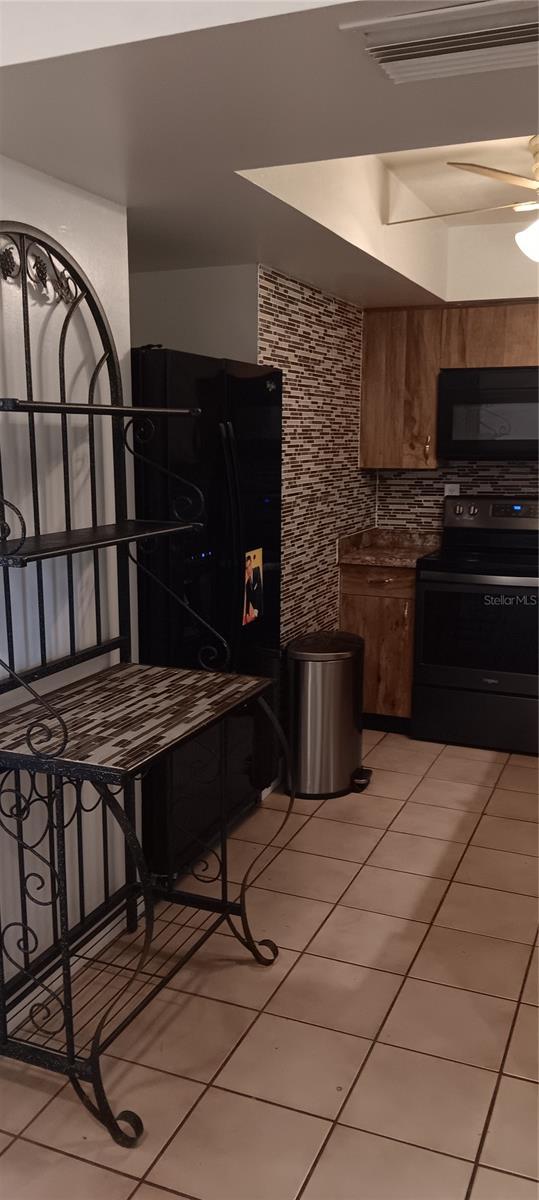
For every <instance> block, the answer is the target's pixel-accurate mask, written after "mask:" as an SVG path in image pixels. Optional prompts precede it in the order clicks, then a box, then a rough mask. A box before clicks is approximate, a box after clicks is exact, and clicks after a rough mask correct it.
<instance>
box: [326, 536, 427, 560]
mask: <svg viewBox="0 0 539 1200" xmlns="http://www.w3.org/2000/svg"><path fill="white" fill-rule="evenodd" d="M439 545H440V538H439V537H438V536H437V535H436V534H435V533H425V532H423V533H422V532H420V531H417V532H416V531H411V530H407V529H380V528H376V529H374V528H373V529H363V530H361V532H360V533H352V534H348V535H347V536H346V537H341V538H339V540H338V554H337V561H338V563H339V565H340V566H343V565H347V566H356V567H415V565H416V562H417V560H418V558H421V556H422V555H423V554H431V553H432V551H433V550H437V549H438V547H439Z"/></svg>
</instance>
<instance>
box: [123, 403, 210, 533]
mask: <svg viewBox="0 0 539 1200" xmlns="http://www.w3.org/2000/svg"><path fill="white" fill-rule="evenodd" d="M131 432H132V434H133V438H134V440H135V441H136V442H138V443H139V445H140V446H145V445H147V444H148V442H150V441H151V440H152V438H153V437H154V436H155V423H154V421H153V420H152V418H151V417H149V416H140V417H137V416H134V417H132V418H131V419H130V420H129V421H127V422H126V424H125V426H124V431H123V439H124V445H125V448H126V450H127V451H128V453H129V454H130V455H131V456H132V457H133V458H134V459H137V460H138V462H142V463H145V464H146V466H148V467H151V468H152V470H154V471H159V472H160V474H161V475H164V476H166V478H167V479H170V480H172V481H173V482H174V483H176V484H179V486H180V487H181V488H182V489H184V490H186V491H187V493H188V494H187V495H180V496H177V497H176V498H175V499H174V500H173V503H172V511H173V514H174V516H175V518H176V520H178V521H203V520H204V517H205V511H206V501H205V499H204V493H203V492H202V491H201V490H200V488H199V487H197V485H196V484H195V483H192V482H191V480H190V479H184V478H183V476H182V475H178V474H177V472H176V471H171V470H170V468H169V467H164V466H163V465H162V463H159V462H155V461H154V459H152V458H148V455H147V454H144V453H143V452H142V450H136V449H135V446H134V445H133V444H132V443H131V442H130V440H129V435H130V434H131Z"/></svg>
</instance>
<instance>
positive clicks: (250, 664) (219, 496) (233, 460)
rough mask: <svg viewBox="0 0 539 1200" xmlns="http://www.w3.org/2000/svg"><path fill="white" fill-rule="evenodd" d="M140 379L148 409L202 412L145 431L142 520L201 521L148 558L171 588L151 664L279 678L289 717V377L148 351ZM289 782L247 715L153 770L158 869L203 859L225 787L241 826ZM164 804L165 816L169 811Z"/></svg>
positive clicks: (150, 798) (139, 447)
mask: <svg viewBox="0 0 539 1200" xmlns="http://www.w3.org/2000/svg"><path fill="white" fill-rule="evenodd" d="M132 374H133V403H134V405H135V406H136V405H144V406H146V407H154V408H156V409H159V408H166V409H171V408H189V409H194V410H197V411H196V413H195V414H194V415H193V416H192V417H191V416H190V417H182V418H181V419H180V418H178V419H177V420H174V419H170V418H169V419H168V420H161V421H160V420H159V417H158V415H157V414H156V416H155V418H153V417H152V418H151V423H150V422H148V421H143V422H141V423H140V425H137V424H135V425H134V427H133V430H132V433H131V444H132V447H133V449H134V450H135V452H136V457H135V490H136V507H137V515H139V516H142V515H144V516H146V517H148V518H155V519H165V518H167V517H168V518H170V516H171V515H180V516H187V515H189V517H190V518H191V519H194V520H197V519H198V520H200V522H201V528H200V532H199V533H198V534H196V535H192V536H190V538H189V539H186V538H167V539H163V540H162V541H161V542H160V543H158V544H157V543H156V545H155V546H154V548H153V549H152V551H151V555H149V556H148V557H147V558H144V556H141V555H140V554H139V558H140V559H141V562H142V565H143V566H144V565H146V567H147V569H148V570H150V571H151V572H152V574H153V575H154V576H157V578H158V579H159V580H160V581H161V583H162V584H164V588H162V587H159V586H158V585H157V584H156V582H155V579H154V578H152V577H151V576H150V575H149V574H147V573H145V572H144V570H142V571H140V572H139V654H140V660H141V662H145V663H150V664H153V663H157V664H161V665H167V666H185V667H197V666H205V667H209V668H211V667H212V666H213V667H215V668H216V669H220V670H222V669H226V668H227V667H229V668H230V669H231V670H234V671H239V672H242V673H244V674H247V675H263V676H267V677H270V678H273V680H274V684H275V687H274V703H275V705H276V707H278V706H279V692H280V673H281V653H280V582H281V410H282V376H281V372H280V371H276V370H273V369H272V368H270V367H259V366H256V365H253V364H250V363H238V362H232V361H228V360H222V359H214V358H208V357H204V356H200V355H194V354H186V353H182V352H179V351H174V350H166V349H163V348H162V347H157V346H143V347H141V348H140V349H135V350H133V352H132ZM165 541H166V545H165ZM247 555H250V558H251V562H250V563H249V564H248V569H249V587H248V588H246V556H247ZM165 589H169V590H165ZM171 592H175V593H177V594H178V595H179V596H180V597H181V598H182V599H183V600H185V601H186V602H187V604H188V605H189V608H190V609H191V610H192V614H191V612H190V611H189V610H188V609H186V608H185V607H182V606H180V605H179V604H178V603H177V601H176V600H175V599H174V597H173V596H172V595H171ZM246 596H247V603H248V606H249V608H248V617H249V618H252V619H249V620H247V621H245V603H246ZM255 613H256V616H255V615H254V614H255ZM212 631H215V632H212ZM227 647H228V648H229V652H227ZM277 770H278V756H277V749H276V746H275V742H274V740H273V738H272V737H271V733H269V732H268V723H267V721H266V722H265V721H264V720H263V719H262V718H261V717H260V716H255V715H253V714H249V713H247V712H245V713H242V714H240V715H236V716H234V717H231V718H229V719H228V720H227V721H226V722H225V726H224V729H223V728H221V727H220V726H215V727H214V728H212V729H209V730H208V731H207V732H206V733H205V734H204V735H203V736H201V737H200V738H198V739H195V740H194V741H192V742H190V743H189V744H188V745H187V746H186V747H185V748H184V749H179V750H177V751H176V752H175V753H174V754H172V755H170V756H169V757H168V759H167V761H166V762H164V763H163V764H162V765H160V766H157V767H155V768H153V769H152V770H151V771H150V772H149V773H148V775H147V776H146V778H145V780H144V781H143V840H144V848H145V852H146V855H147V857H148V859H149V862H150V866H151V868H152V870H153V871H154V872H155V873H158V874H167V875H170V874H171V873H173V872H177V871H178V870H179V869H180V868H181V867H182V865H184V864H185V863H186V862H188V861H191V860H192V859H193V857H194V856H198V854H199V853H200V854H201V855H202V851H203V845H204V844H206V843H209V842H211V840H212V835H213V832H214V831H215V829H216V828H217V819H218V814H219V804H220V788H221V785H222V783H223V782H224V787H225V789H226V800H227V806H228V808H229V811H230V815H231V820H233V819H235V818H236V817H237V816H239V814H240V813H241V812H243V811H245V809H246V808H248V807H249V806H250V805H253V804H255V803H256V802H257V801H258V800H259V798H260V792H261V790H262V789H263V788H264V787H266V786H268V785H269V784H270V783H271V782H272V780H273V779H274V778H275V776H276V774H277ZM163 797H166V799H167V802H166V803H165V804H164V803H159V802H158V801H159V799H160V798H163Z"/></svg>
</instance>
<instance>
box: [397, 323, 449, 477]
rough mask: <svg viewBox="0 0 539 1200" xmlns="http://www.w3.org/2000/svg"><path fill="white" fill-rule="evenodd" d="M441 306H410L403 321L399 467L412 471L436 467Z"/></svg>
mask: <svg viewBox="0 0 539 1200" xmlns="http://www.w3.org/2000/svg"><path fill="white" fill-rule="evenodd" d="M441 339H442V310H441V308H424V309H420V308H415V309H414V308H412V309H410V310H409V312H408V313H407V322H406V371H405V376H404V399H403V404H404V420H403V439H402V466H403V467H409V468H410V469H412V470H416V471H417V470H421V469H423V470H425V469H427V470H428V469H429V468H430V469H432V467H435V466H436V405H437V395H438V372H439V370H440V345H441Z"/></svg>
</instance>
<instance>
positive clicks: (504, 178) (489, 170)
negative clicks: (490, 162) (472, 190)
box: [447, 162, 539, 192]
mask: <svg viewBox="0 0 539 1200" xmlns="http://www.w3.org/2000/svg"><path fill="white" fill-rule="evenodd" d="M447 166H448V167H458V168H459V170H460V171H471V173H472V175H486V176H487V178H488V179H497V180H499V182H500V183H512V184H513V186H514V187H523V188H531V190H532V191H533V192H536V191H537V190H538V189H539V180H536V179H527V177H526V176H525V175H513V174H512V172H511V171H500V170H499V169H498V167H482V166H481V165H480V164H479V163H460V162H448V163H447Z"/></svg>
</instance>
